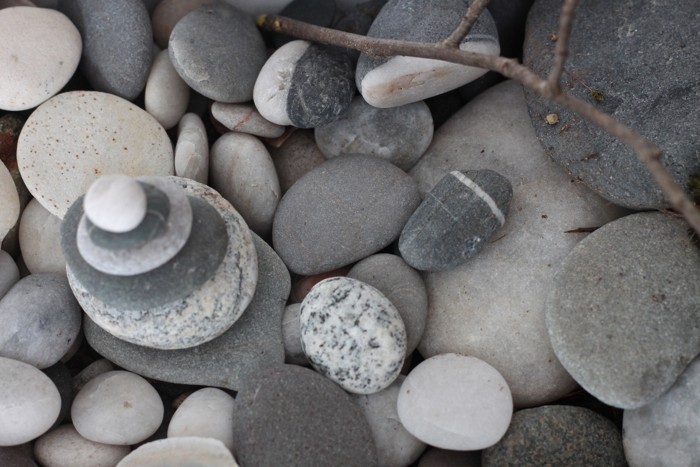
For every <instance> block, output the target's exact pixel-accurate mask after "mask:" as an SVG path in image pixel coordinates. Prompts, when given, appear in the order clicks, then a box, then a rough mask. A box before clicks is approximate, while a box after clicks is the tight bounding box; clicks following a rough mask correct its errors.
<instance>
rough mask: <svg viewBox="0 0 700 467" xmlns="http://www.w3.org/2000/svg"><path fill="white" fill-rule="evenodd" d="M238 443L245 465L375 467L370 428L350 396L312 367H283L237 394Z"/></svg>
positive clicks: (262, 374)
mask: <svg viewBox="0 0 700 467" xmlns="http://www.w3.org/2000/svg"><path fill="white" fill-rule="evenodd" d="M234 420H236V423H234V425H233V432H234V441H233V443H234V446H236V457H237V459H238V461H239V462H240V463H241V464H242V465H259V466H268V465H269V466H276V465H285V466H307V465H342V466H346V467H352V466H357V467H368V466H377V465H378V463H377V452H376V448H375V446H374V441H373V438H372V432H371V428H370V426H369V423H368V422H367V420H366V419H365V417H364V415H363V414H362V411H361V410H360V408H359V407H358V406H357V405H356V404H354V403H353V401H352V399H350V396H349V395H348V394H346V393H345V391H343V390H342V389H341V388H340V387H339V386H337V385H336V384H335V383H333V382H332V381H330V380H329V379H327V378H325V377H323V376H321V375H319V374H318V373H316V372H314V371H313V370H310V369H307V368H303V367H300V366H296V365H282V366H277V367H270V368H267V369H264V370H261V371H260V372H259V374H257V375H255V376H254V377H251V378H249V379H248V380H247V381H246V382H245V385H244V386H243V387H241V389H240V391H239V392H238V395H237V396H236V404H235V412H234Z"/></svg>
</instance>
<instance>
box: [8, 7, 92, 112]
mask: <svg viewBox="0 0 700 467" xmlns="http://www.w3.org/2000/svg"><path fill="white" fill-rule="evenodd" d="M82 47H83V45H82V40H81V38H80V33H79V32H78V30H77V29H76V27H75V26H74V25H73V23H72V22H71V21H70V20H69V19H68V18H67V17H66V16H65V15H64V14H62V13H60V12H58V11H55V10H51V9H48V8H33V7H28V6H27V7H24V6H21V7H16V8H4V9H2V11H0V63H2V64H3V66H2V67H0V109H3V110H12V111H17V110H26V109H31V108H33V107H36V106H37V105H39V104H41V103H42V102H44V101H45V100H46V99H48V98H50V97H51V96H53V95H55V94H56V93H57V92H58V91H60V90H61V88H62V87H63V86H65V85H66V83H67V82H68V80H69V79H70V78H71V76H73V73H75V70H76V69H77V68H78V63H79V62H80V54H81V52H82Z"/></svg>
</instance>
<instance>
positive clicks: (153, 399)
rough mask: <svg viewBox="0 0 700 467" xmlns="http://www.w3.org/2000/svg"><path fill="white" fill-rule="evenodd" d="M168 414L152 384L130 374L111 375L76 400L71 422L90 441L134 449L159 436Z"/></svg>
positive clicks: (92, 383)
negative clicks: (151, 437) (149, 438)
mask: <svg viewBox="0 0 700 467" xmlns="http://www.w3.org/2000/svg"><path fill="white" fill-rule="evenodd" d="M164 410H165V409H164V407H163V402H162V401H161V399H160V396H159V395H158V392H157V391H156V390H155V389H154V388H153V386H151V385H150V384H149V383H148V381H146V380H145V379H143V378H142V377H141V376H139V375H137V374H135V373H129V372H128V371H110V372H107V373H103V374H101V375H99V376H97V377H95V378H93V379H92V380H90V382H88V383H87V384H86V385H85V386H84V387H83V389H81V391H80V392H79V393H78V394H77V395H76V396H75V399H74V400H73V406H72V407H71V419H72V420H73V424H74V425H75V429H76V430H78V433H80V435H81V436H82V437H84V438H86V439H89V440H91V441H95V442H98V443H105V444H116V445H130V444H136V443H140V442H141V441H143V440H145V439H146V438H148V437H149V436H151V435H152V434H153V433H155V432H156V430H157V429H158V427H159V426H160V424H161V422H162V421H163V414H164Z"/></svg>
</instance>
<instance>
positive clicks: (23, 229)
mask: <svg viewBox="0 0 700 467" xmlns="http://www.w3.org/2000/svg"><path fill="white" fill-rule="evenodd" d="M19 247H20V251H21V252H22V261H24V265H25V266H27V269H28V270H29V272H31V273H33V274H38V273H41V272H51V273H54V274H61V275H63V276H65V275H66V259H65V258H64V257H63V252H61V219H59V218H58V217H56V216H54V215H53V214H51V213H50V212H49V211H47V210H46V208H44V207H43V206H42V205H41V203H39V201H37V200H36V198H32V200H31V201H30V202H29V204H27V206H26V207H25V208H24V211H23V212H22V218H21V220H20V223H19ZM0 295H2V294H0Z"/></svg>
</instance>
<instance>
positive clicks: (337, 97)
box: [253, 40, 355, 128]
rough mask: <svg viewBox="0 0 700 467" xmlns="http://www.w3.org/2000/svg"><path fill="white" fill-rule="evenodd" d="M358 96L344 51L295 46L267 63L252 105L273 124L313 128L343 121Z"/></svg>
mask: <svg viewBox="0 0 700 467" xmlns="http://www.w3.org/2000/svg"><path fill="white" fill-rule="evenodd" d="M354 94H355V85H354V82H353V69H352V62H351V61H350V57H349V56H348V55H347V54H346V53H345V52H343V51H342V49H339V48H334V47H329V46H325V45H320V44H312V43H310V42H307V41H301V40H296V41H292V42H288V43H287V44H285V45H283V46H282V47H280V48H279V49H277V50H276V51H275V53H273V54H272V55H271V56H270V58H269V59H268V60H267V62H265V66H263V67H262V69H261V70H260V74H259V75H258V77H257V80H256V82H255V89H254V91H253V99H254V101H255V107H256V108H257V109H258V112H260V115H262V116H263V117H265V118H266V119H267V120H269V121H271V122H273V123H276V124H278V125H283V126H284V125H294V126H295V127H298V128H314V127H317V126H319V125H325V124H327V123H329V122H332V121H333V120H335V119H336V118H338V116H339V115H340V114H341V113H342V112H343V111H344V110H345V109H347V107H348V106H349V105H350V102H352V97H353V95H354Z"/></svg>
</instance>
